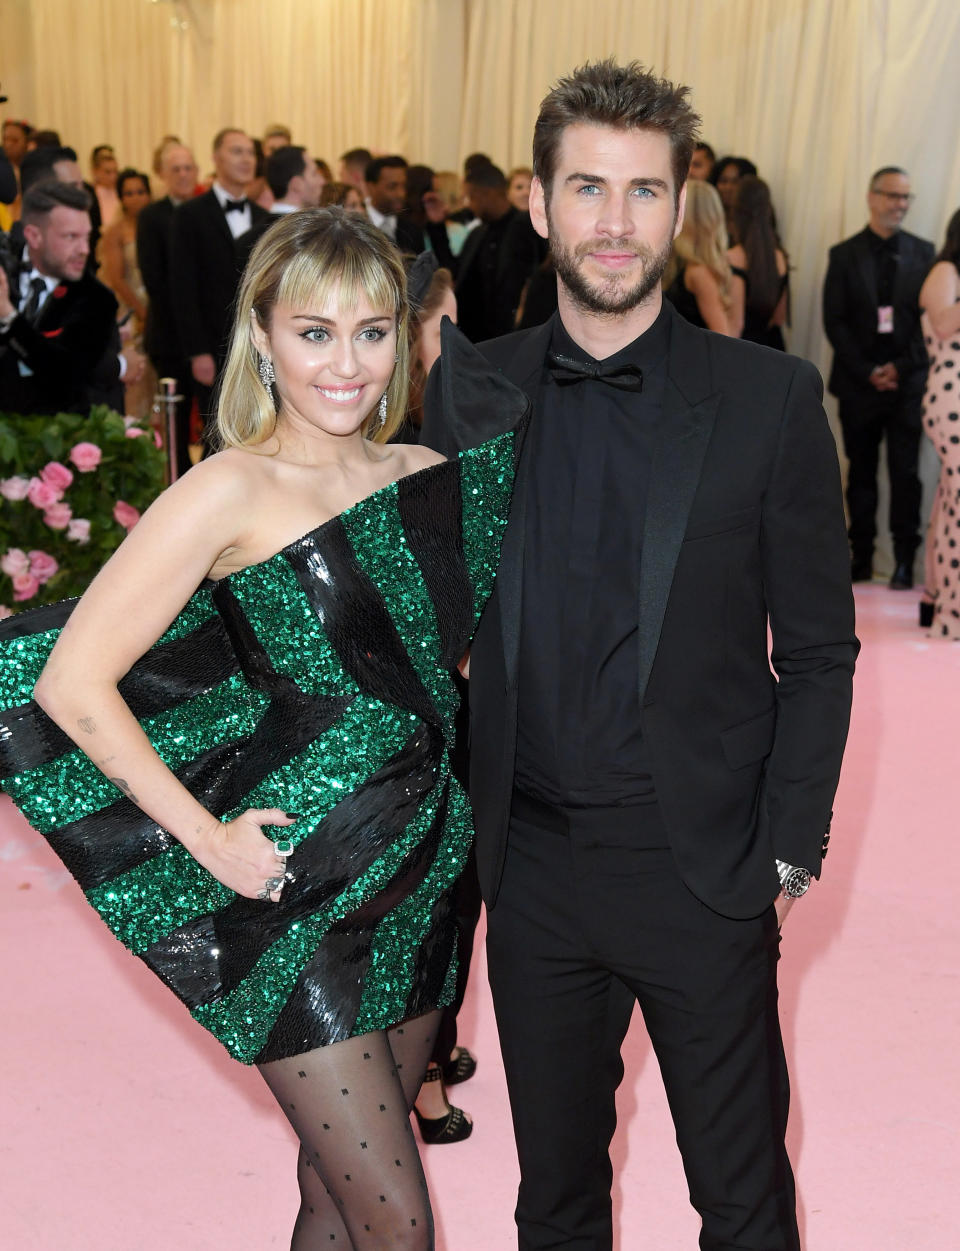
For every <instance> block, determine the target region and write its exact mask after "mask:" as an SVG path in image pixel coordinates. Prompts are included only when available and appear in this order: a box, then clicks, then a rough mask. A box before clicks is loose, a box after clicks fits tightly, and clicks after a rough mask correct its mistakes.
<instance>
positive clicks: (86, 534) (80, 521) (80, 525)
mask: <svg viewBox="0 0 960 1251" xmlns="http://www.w3.org/2000/svg"><path fill="white" fill-rule="evenodd" d="M67 538H68V539H69V540H70V541H71V543H89V542H90V522H89V521H87V519H86V518H85V517H74V518H73V520H72V521H71V522H70V524H69V525H68V526H67Z"/></svg>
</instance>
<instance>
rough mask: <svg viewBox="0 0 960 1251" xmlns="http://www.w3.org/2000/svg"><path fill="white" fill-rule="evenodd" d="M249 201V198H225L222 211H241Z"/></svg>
mask: <svg viewBox="0 0 960 1251" xmlns="http://www.w3.org/2000/svg"><path fill="white" fill-rule="evenodd" d="M249 203H250V201H249V200H225V201H224V205H223V211H224V212H225V213H232V212H233V211H234V210H236V211H237V212H238V213H242V212H243V210H244V209H245V208H246V207H247V205H248V204H249Z"/></svg>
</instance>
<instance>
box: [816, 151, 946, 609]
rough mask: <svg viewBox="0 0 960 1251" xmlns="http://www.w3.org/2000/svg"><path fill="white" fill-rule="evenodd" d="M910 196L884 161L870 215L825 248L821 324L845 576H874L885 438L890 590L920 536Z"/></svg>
mask: <svg viewBox="0 0 960 1251" xmlns="http://www.w3.org/2000/svg"><path fill="white" fill-rule="evenodd" d="M912 200H913V196H912V195H911V192H910V177H909V175H908V174H907V172H906V170H904V169H900V168H899V167H898V166H894V165H888V166H884V168H883V169H878V170H877V172H876V173H875V174H874V175H873V177H872V178H871V179H870V187H869V190H868V192H867V207H868V209H869V211H870V220H869V222H868V223H867V225H866V226H865V227H864V229H863V230H861V231H860V233H859V234H856V235H854V236H853V237H852V238H850V239H845V240H844V241H843V243H838V244H837V245H836V246H835V247H833V248H831V249H830V264H829V267H828V269H827V277H826V280H825V282H824V287H823V324H824V329H825V330H826V332H827V338H828V339H829V340H830V343H831V345H832V347H833V368H832V369H831V371H830V384H829V387H830V391H831V393H832V394H833V395H835V396H836V397H837V400H838V406H839V415H840V426H841V429H842V430H843V442H844V450H845V451H846V454H847V458H848V460H849V461H850V469H849V475H848V478H847V506H848V510H849V514H850V529H849V536H850V548H851V554H852V559H851V575H852V578H853V581H854V582H867V581H869V580H870V579H871V578H872V576H873V545H874V541H875V539H876V533H877V465H878V461H879V455H880V444H881V442H882V441H883V439H884V438H886V441H887V469H888V474H889V478H890V532H891V535H892V536H893V552H894V561H895V568H894V571H893V576H892V577H891V579H890V586H891V587H892V588H893V589H894V590H909V589H910V587H912V586H913V560H914V553H915V552H916V549H917V547H918V545H919V543H920V535H919V529H920V478H919V476H918V473H917V458H918V455H919V450H920V431H921V408H922V401H923V388H924V384H925V382H926V376H927V357H926V352H925V350H924V346H923V335H922V333H921V330H920V309H919V305H918V297H919V294H920V287H921V285H922V284H923V280H924V278H925V277H926V274H927V270H928V269H929V268H930V266H931V264H932V263H933V253H934V249H933V244H932V243H929V242H928V241H927V240H926V239H918V238H917V236H916V235H911V234H908V233H907V231H905V230H903V229H902V225H903V219H904V217H905V216H906V214H907V210H908V209H909V207H910V204H911V202H912Z"/></svg>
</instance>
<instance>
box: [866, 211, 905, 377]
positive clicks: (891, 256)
mask: <svg viewBox="0 0 960 1251" xmlns="http://www.w3.org/2000/svg"><path fill="white" fill-rule="evenodd" d="M867 234H868V235H869V237H870V250H871V252H872V253H873V260H874V264H875V265H876V267H877V307H878V308H884V307H889V308H892V307H893V295H894V288H895V286H896V281H897V266H898V265H899V264H900V238H899V235H897V234H892V235H890V237H889V238H887V239H884V238H882V237H881V236H880V235H878V234H877V233H876V232H875V231H873V230H871V229H870V228H869V226H868V227H867ZM878 316H879V315H878ZM877 325H878V329H877V337H876V344H875V345H874V350H873V358H874V360H875V361H876V362H877V363H878V364H883V363H884V362H885V361H888V360H890V357H891V355H892V348H891V343H892V342H893V328H892V327H891V329H890V330H889V331H888V332H886V333H884V334H881V333H880V330H879V320H878V323H877Z"/></svg>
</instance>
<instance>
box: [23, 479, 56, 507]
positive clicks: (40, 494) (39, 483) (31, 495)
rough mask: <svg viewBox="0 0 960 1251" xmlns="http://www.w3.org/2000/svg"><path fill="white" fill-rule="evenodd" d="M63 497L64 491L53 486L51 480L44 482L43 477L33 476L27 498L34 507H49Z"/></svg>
mask: <svg viewBox="0 0 960 1251" xmlns="http://www.w3.org/2000/svg"><path fill="white" fill-rule="evenodd" d="M62 498H63V492H62V491H58V490H57V488H56V487H54V486H51V485H50V483H49V482H44V481H43V479H42V478H31V479H30V488H29V490H28V491H27V499H28V500H29V501H30V503H31V504H32V505H33V506H34V508H49V507H50V505H51V504H56V503H57V502H58V501H59V500H61V499H62Z"/></svg>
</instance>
